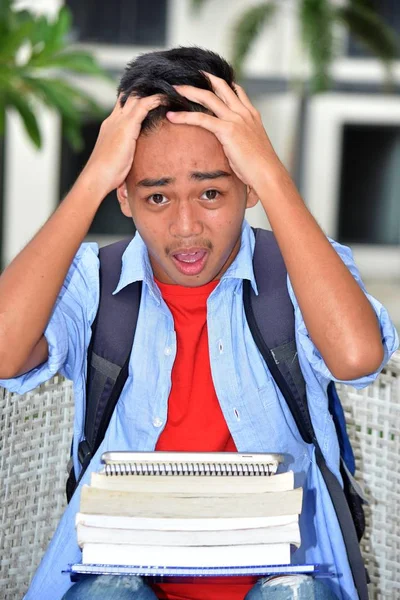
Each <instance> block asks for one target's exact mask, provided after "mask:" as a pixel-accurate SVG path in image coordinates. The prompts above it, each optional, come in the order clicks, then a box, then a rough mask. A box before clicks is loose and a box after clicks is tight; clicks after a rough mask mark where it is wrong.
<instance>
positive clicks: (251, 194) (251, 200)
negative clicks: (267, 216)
mask: <svg viewBox="0 0 400 600" xmlns="http://www.w3.org/2000/svg"><path fill="white" fill-rule="evenodd" d="M258 200H259V198H258V196H257V194H256V192H255V191H254V189H253V188H252V187H250V186H249V185H248V186H247V200H246V208H253V206H255V205H256V204H257V202H258Z"/></svg>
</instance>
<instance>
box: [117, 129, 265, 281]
mask: <svg viewBox="0 0 400 600" xmlns="http://www.w3.org/2000/svg"><path fill="white" fill-rule="evenodd" d="M117 194H118V199H119V201H120V204H121V210H122V212H123V213H124V214H125V215H126V216H131V217H132V218H133V220H134V223H135V226H136V228H137V230H138V231H139V233H140V235H141V236H142V238H143V240H144V242H145V244H146V246H147V249H148V252H149V257H150V262H151V265H152V268H153V273H154V275H155V277H156V278H157V279H158V280H159V281H161V282H162V283H173V284H179V285H184V286H187V287H195V286H200V285H204V284H206V283H208V282H210V281H213V280H215V279H219V278H220V277H221V275H222V274H223V273H224V272H225V271H226V269H227V268H228V267H229V265H230V264H231V263H232V261H233V260H234V258H235V256H236V255H237V253H238V251H239V248H240V234H241V226H242V222H243V218H244V212H245V209H246V208H247V207H249V206H253V205H254V204H255V203H256V202H257V198H256V197H255V196H254V193H253V192H250V194H248V193H247V189H246V186H245V185H244V184H243V183H242V181H240V179H238V177H236V175H235V174H234V173H233V171H232V169H231V168H230V166H229V163H228V160H227V158H226V156H225V154H224V152H223V149H222V146H221V144H220V143H219V141H218V140H217V138H216V137H215V136H214V134H212V133H210V132H208V131H206V130H205V129H202V128H200V127H194V126H190V125H174V124H172V123H169V122H168V121H163V122H162V124H161V125H160V127H159V128H158V129H157V130H156V131H154V132H151V133H148V134H146V135H140V136H139V139H138V141H137V146H136V151H135V158H134V161H133V166H132V169H131V171H130V173H129V175H128V177H127V180H126V182H125V184H123V185H122V186H120V187H119V188H118V190H117Z"/></svg>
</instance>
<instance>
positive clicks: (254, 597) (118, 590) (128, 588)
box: [62, 575, 337, 600]
mask: <svg viewBox="0 0 400 600" xmlns="http://www.w3.org/2000/svg"><path fill="white" fill-rule="evenodd" d="M292 599H296V600H337V598H336V596H335V595H334V594H333V593H332V592H331V591H330V590H329V589H328V588H327V587H326V586H325V585H324V583H323V582H322V581H321V580H320V579H313V578H312V577H307V576H305V575H287V576H285V577H281V576H280V577H266V578H265V579H260V580H259V581H258V582H257V583H256V584H255V585H254V586H253V587H252V589H251V590H250V591H249V593H248V594H246V598H245V600H292ZM62 600H157V596H156V595H155V594H154V592H153V591H152V590H151V588H150V587H149V586H148V585H146V583H145V582H144V581H143V579H141V578H140V577H132V576H129V577H124V576H120V575H99V576H96V575H93V576H90V577H86V578H85V579H82V580H81V581H79V582H78V583H76V584H75V585H73V586H72V587H70V589H69V590H68V591H67V593H66V594H65V595H64V596H63V598H62Z"/></svg>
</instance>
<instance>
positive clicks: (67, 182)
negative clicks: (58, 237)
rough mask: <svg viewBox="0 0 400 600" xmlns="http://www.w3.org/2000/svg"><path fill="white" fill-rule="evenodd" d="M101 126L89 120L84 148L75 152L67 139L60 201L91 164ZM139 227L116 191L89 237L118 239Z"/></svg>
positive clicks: (62, 160)
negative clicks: (115, 237) (127, 215)
mask: <svg viewBox="0 0 400 600" xmlns="http://www.w3.org/2000/svg"><path fill="white" fill-rule="evenodd" d="M100 125H101V123H100V122H99V121H94V120H88V121H86V123H84V125H83V128H82V136H83V139H84V148H83V150H81V151H80V152H74V151H73V150H72V149H71V147H70V145H69V144H68V142H66V141H65V139H63V142H62V147H61V173H60V200H61V199H62V198H64V196H65V195H66V194H67V193H68V191H69V190H70V189H71V187H72V186H73V184H74V182H75V181H76V179H77V178H78V176H79V173H80V172H81V171H82V169H83V167H84V166H85V164H86V163H87V161H88V159H89V157H90V155H91V153H92V150H93V147H94V145H95V143H96V139H97V135H98V133H99V128H100ZM134 232H135V228H134V225H133V221H132V219H131V218H127V217H125V216H124V215H123V214H122V212H121V210H120V208H119V204H118V199H117V196H116V193H115V191H113V192H111V193H110V194H108V196H107V197H106V198H105V199H104V200H103V202H102V204H101V205H100V207H99V209H98V211H97V213H96V216H95V218H94V220H93V223H92V225H91V227H90V230H89V234H90V235H93V236H95V237H96V239H100V238H102V237H105V236H112V235H115V236H117V237H118V238H121V237H125V236H130V235H133V234H134Z"/></svg>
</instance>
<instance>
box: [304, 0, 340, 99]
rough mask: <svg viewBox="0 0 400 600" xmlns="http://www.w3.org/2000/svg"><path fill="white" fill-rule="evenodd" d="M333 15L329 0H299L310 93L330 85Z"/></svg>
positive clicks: (320, 90) (325, 88) (321, 90)
mask: <svg viewBox="0 0 400 600" xmlns="http://www.w3.org/2000/svg"><path fill="white" fill-rule="evenodd" d="M333 23H334V15H333V12H332V6H331V3H330V1H329V0H301V5H300V24H301V36H302V41H303V45H304V47H305V49H306V51H307V53H308V54H309V57H310V60H311V63H312V68H313V73H312V76H311V81H310V91H311V93H318V92H323V91H326V90H327V89H329V87H330V85H331V79H330V74H329V71H330V66H331V64H332V61H333Z"/></svg>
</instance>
